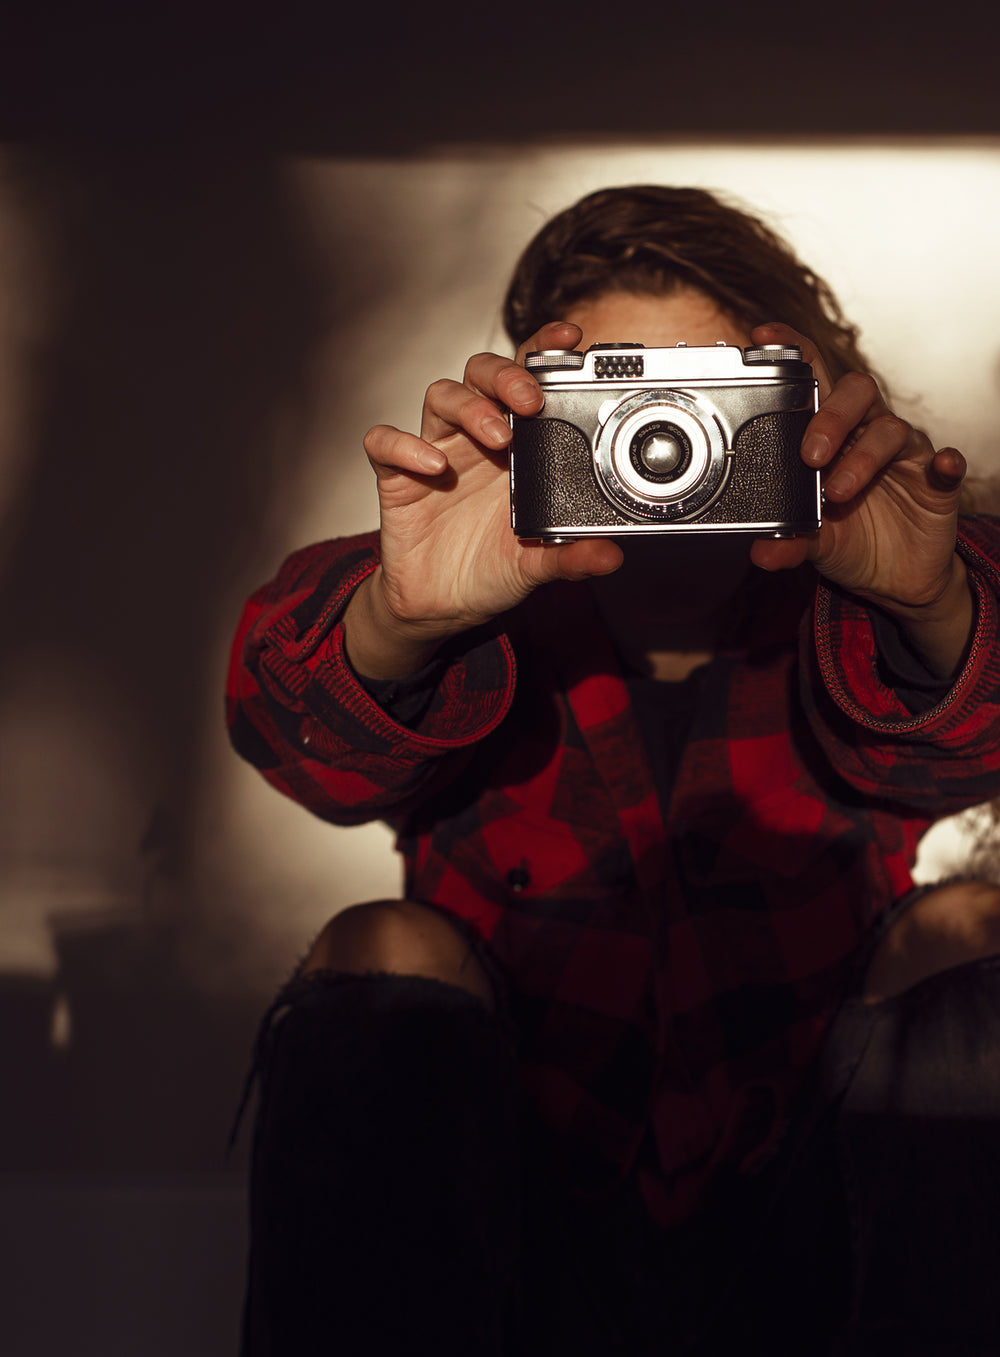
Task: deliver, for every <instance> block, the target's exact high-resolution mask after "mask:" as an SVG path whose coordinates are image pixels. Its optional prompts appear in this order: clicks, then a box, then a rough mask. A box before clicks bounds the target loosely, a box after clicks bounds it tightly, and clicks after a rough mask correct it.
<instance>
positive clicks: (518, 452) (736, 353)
mask: <svg viewBox="0 0 1000 1357" xmlns="http://www.w3.org/2000/svg"><path fill="white" fill-rule="evenodd" d="M525 367H526V368H527V369H528V371H529V372H531V373H532V374H533V375H534V377H535V378H536V379H537V380H538V382H539V384H540V385H541V388H542V391H543V392H544V394H545V405H544V407H543V409H542V412H541V413H540V414H538V415H533V416H531V417H520V416H517V415H512V416H511V425H512V427H513V431H514V437H513V442H512V445H511V476H510V479H511V523H512V525H513V528H514V532H515V533H516V534H517V536H518V537H519V538H522V539H525V540H528V539H541V540H543V541H549V542H562V541H572V540H573V539H575V538H578V537H611V536H619V535H622V534H625V533H665V532H669V533H678V532H753V533H757V534H759V535H760V536H765V537H793V536H795V535H796V534H798V533H807V532H814V531H815V530H816V529H817V528H818V527H819V526H820V521H821V492H820V484H819V473H818V472H817V471H814V470H810V468H809V467H807V466H806V465H805V463H804V462H803V461H802V459H801V457H800V455H799V448H800V445H801V443H802V436H803V434H804V432H805V428H806V425H807V424H808V423H809V421H810V419H811V418H812V416H813V413H814V412H815V410H816V408H817V395H816V380H815V378H814V376H813V371H812V368H811V367H810V366H809V364H808V363H805V362H803V360H802V351H801V349H798V348H794V347H783V346H781V345H775V344H768V345H765V346H763V347H761V348H749V349H746V350H745V351H744V350H741V349H739V348H737V347H735V346H734V345H732V344H724V343H719V344H716V345H714V346H704V347H703V346H697V347H695V346H692V347H690V348H689V347H688V346H687V345H686V344H678V345H676V347H674V348H649V349H647V348H646V347H644V345H642V344H594V345H592V346H591V347H590V348H589V349H587V351H586V352H585V353H581V352H579V351H577V350H574V349H549V350H544V351H541V352H536V353H529V354H528V356H527V358H526V360H525Z"/></svg>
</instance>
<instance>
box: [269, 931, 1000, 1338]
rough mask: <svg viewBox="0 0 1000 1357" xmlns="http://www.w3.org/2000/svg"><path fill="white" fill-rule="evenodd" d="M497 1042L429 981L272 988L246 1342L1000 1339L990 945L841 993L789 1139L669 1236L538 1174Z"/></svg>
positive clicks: (631, 1207) (332, 978)
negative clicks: (898, 979) (894, 987)
mask: <svg viewBox="0 0 1000 1357" xmlns="http://www.w3.org/2000/svg"><path fill="white" fill-rule="evenodd" d="M880 932H884V926H883V928H882V929H880ZM874 941H877V939H875V940H874ZM512 1050H513V1044H512V1040H511V1033H510V1032H509V1031H508V1030H507V1027H506V1025H505V1021H504V1019H503V1017H497V1016H494V1015H492V1014H490V1013H488V1012H487V1010H486V1009H485V1007H484V1006H483V1005H482V1003H481V1002H480V1001H479V1000H478V999H476V998H474V997H473V996H472V995H470V994H467V993H466V992H465V991H462V990H458V989H455V988H453V987H451V986H448V985H444V984H441V983H440V982H437V981H434V980H425V979H420V978H411V977H399V976H386V975H376V976H350V975H333V974H331V973H328V972H319V973H316V974H313V975H310V976H308V977H305V978H304V979H293V980H292V981H291V982H290V984H289V985H288V986H286V987H285V990H284V991H283V992H282V994H280V995H279V996H278V999H277V1000H276V1001H275V1005H274V1006H273V1008H272V1010H271V1011H270V1012H269V1014H268V1016H267V1018H266V1019H265V1022H264V1024H262V1028H261V1036H260V1039H259V1045H258V1060H257V1065H258V1067H259V1068H258V1073H259V1079H260V1089H259V1099H258V1107H257V1114H256V1123H255V1128H254V1147H253V1159H252V1172H251V1250H250V1260H249V1267H248V1281H247V1296H246V1307H245V1313H244V1321H243V1346H242V1354H243V1357H292V1355H293V1354H294V1357H314V1355H315V1357H319V1354H352V1355H353V1354H355V1353H357V1354H364V1355H365V1357H382V1354H386V1355H388V1354H395V1355H397V1357H404V1355H408V1354H423V1353H428V1354H430V1353H433V1354H435V1355H436V1357H459V1354H461V1357H541V1355H542V1354H545V1357H562V1354H566V1357H612V1354H621V1357H653V1355H654V1354H655V1355H656V1357H670V1354H683V1355H684V1357H723V1354H725V1357H730V1354H733V1353H739V1352H747V1353H758V1352H760V1353H764V1352H766V1353H767V1354H768V1355H769V1357H773V1355H774V1354H785V1353H787V1354H789V1357H791V1355H792V1354H794V1355H795V1357H806V1355H808V1357H812V1354H817V1355H818V1354H830V1357H837V1355H839V1354H843V1355H844V1357H868V1354H871V1355H872V1357H875V1354H878V1355H879V1357H885V1354H892V1353H900V1354H906V1357H931V1355H932V1354H933V1355H934V1357H972V1355H973V1354H976V1357H979V1354H984V1355H985V1354H987V1353H989V1354H993V1357H995V1354H996V1353H998V1352H1000V1287H998V1286H997V1283H996V1278H997V1276H998V1275H1000V1226H998V1224H997V1221H998V1218H1000V957H990V958H986V959H983V960H980V961H975V962H970V963H968V964H966V965H963V966H958V967H955V968H954V969H951V970H947V971H943V972H940V973H939V974H937V975H934V976H931V977H930V978H928V979H926V980H924V981H922V982H921V983H920V984H917V985H915V986H914V987H913V988H912V989H910V990H907V991H906V992H905V993H903V994H901V995H898V996H897V997H895V998H892V999H888V1000H885V1001H883V1002H881V1003H878V1004H865V1003H863V1002H862V1000H861V999H860V997H854V996H851V997H848V998H847V999H846V1000H845V1002H844V1004H843V1006H842V1008H841V1011H840V1014H839V1017H838V1018H837V1020H836V1022H835V1023H834V1025H833V1027H832V1029H831V1032H830V1034H829V1038H828V1041H827V1043H826V1046H825V1048H824V1052H823V1055H822V1058H821V1060H820V1062H819V1063H818V1066H817V1068H816V1070H815V1071H814V1078H813V1084H812V1088H811V1090H810V1091H809V1096H808V1097H807V1098H806V1100H805V1103H804V1106H803V1109H802V1113H801V1116H800V1117H799V1119H798V1122H797V1124H796V1125H795V1127H794V1128H793V1129H792V1131H791V1132H790V1134H789V1136H788V1137H787V1143H786V1145H785V1147H784V1149H783V1151H782V1153H781V1154H779V1155H778V1157H777V1158H776V1160H775V1161H774V1162H773V1163H772V1164H771V1165H770V1166H769V1168H768V1169H767V1170H766V1171H765V1172H764V1173H763V1174H762V1175H761V1176H760V1177H759V1178H758V1179H756V1180H754V1181H753V1182H752V1183H750V1184H742V1185H740V1186H739V1187H737V1188H735V1189H734V1190H733V1191H732V1193H729V1194H727V1193H723V1194H720V1198H719V1200H718V1202H716V1203H715V1204H713V1205H711V1206H710V1207H709V1208H708V1209H707V1210H706V1212H705V1213H704V1214H703V1216H701V1217H700V1218H699V1219H698V1220H696V1221H694V1222H692V1224H691V1225H690V1226H688V1227H685V1228H684V1229H682V1230H680V1231H671V1232H665V1231H662V1230H659V1229H658V1228H657V1227H655V1226H654V1225H653V1224H652V1223H651V1222H650V1221H649V1220H648V1218H647V1217H646V1215H645V1213H644V1211H643V1209H642V1206H641V1203H640V1202H639V1199H638V1195H637V1193H636V1192H635V1190H634V1188H633V1187H632V1186H631V1185H630V1184H627V1183H626V1184H624V1185H623V1186H622V1188H621V1190H620V1192H619V1193H618V1194H617V1196H616V1197H614V1198H612V1199H609V1200H607V1201H603V1202H601V1203H599V1204H595V1203H586V1202H581V1201H577V1200H570V1199H566V1198H564V1197H562V1196H561V1194H559V1193H558V1192H557V1191H555V1190H554V1188H553V1182H554V1181H555V1180H556V1178H557V1174H555V1173H554V1172H552V1171H551V1168H552V1165H553V1163H554V1160H553V1156H558V1147H557V1146H551V1145H548V1144H546V1143H545V1140H544V1133H542V1132H540V1131H539V1129H538V1128H537V1127H536V1126H535V1125H534V1124H533V1122H532V1119H531V1116H530V1113H529V1112H528V1111H527V1109H526V1108H525V1107H524V1105H523V1103H522V1101H521V1097H520V1093H519V1090H518V1081H517V1076H516V1065H515V1061H514V1057H513V1054H512Z"/></svg>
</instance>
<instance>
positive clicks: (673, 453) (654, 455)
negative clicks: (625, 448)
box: [629, 420, 691, 485]
mask: <svg viewBox="0 0 1000 1357" xmlns="http://www.w3.org/2000/svg"><path fill="white" fill-rule="evenodd" d="M629 458H630V459H631V462H632V465H633V466H634V467H635V469H636V471H637V472H638V473H639V475H640V476H642V477H643V478H644V479H646V480H650V481H653V482H655V483H656V484H661V485H662V484H664V483H665V482H667V481H673V480H676V479H677V477H678V476H682V475H683V474H684V472H685V471H686V470H687V468H688V467H689V466H690V464H691V442H690V440H689V439H688V437H687V436H686V435H685V434H684V433H683V432H682V431H681V430H680V429H678V427H677V425H676V424H668V423H667V422H666V421H665V420H659V421H657V422H655V423H653V424H647V425H645V426H644V427H643V428H641V429H640V430H639V431H638V432H637V433H636V434H635V436H634V437H633V439H632V442H631V444H630V445H629Z"/></svg>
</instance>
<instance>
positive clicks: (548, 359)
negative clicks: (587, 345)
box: [524, 349, 583, 372]
mask: <svg viewBox="0 0 1000 1357" xmlns="http://www.w3.org/2000/svg"><path fill="white" fill-rule="evenodd" d="M524 366H525V367H526V368H527V370H528V371H529V372H532V371H534V372H556V371H558V370H559V369H560V368H575V369H579V368H582V367H583V354H582V353H580V352H579V350H577V349H536V350H535V351H534V352H533V353H529V354H527V355H526V356H525V359H524Z"/></svg>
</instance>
